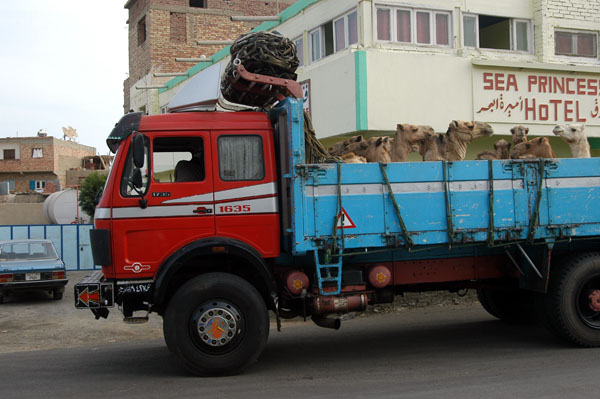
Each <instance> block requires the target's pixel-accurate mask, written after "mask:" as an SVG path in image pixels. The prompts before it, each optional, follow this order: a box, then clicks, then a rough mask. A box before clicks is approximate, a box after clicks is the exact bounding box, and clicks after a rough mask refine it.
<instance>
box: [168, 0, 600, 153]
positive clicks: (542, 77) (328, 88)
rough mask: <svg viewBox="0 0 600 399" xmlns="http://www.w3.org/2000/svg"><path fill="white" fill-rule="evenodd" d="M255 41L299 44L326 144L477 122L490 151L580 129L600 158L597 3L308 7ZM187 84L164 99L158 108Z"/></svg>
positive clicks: (171, 87) (335, 0) (352, 0)
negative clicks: (560, 128) (514, 133)
mask: <svg viewBox="0 0 600 399" xmlns="http://www.w3.org/2000/svg"><path fill="white" fill-rule="evenodd" d="M257 29H264V30H269V29H276V30H277V31H279V32H281V33H283V34H284V35H286V36H288V37H289V38H291V39H293V40H294V41H295V43H296V45H297V47H298V50H299V55H300V58H301V66H300V68H299V69H298V80H299V81H301V82H302V83H303V87H304V89H305V93H306V94H305V105H306V109H307V110H309V111H310V113H311V115H312V119H313V124H314V127H315V130H316V132H317V136H318V137H319V138H324V137H329V136H334V135H340V134H347V135H350V134H355V133H356V132H361V133H363V134H382V133H383V134H393V132H394V131H395V128H396V125H397V124H398V123H413V124H426V125H431V126H433V128H434V129H435V130H436V131H438V132H444V131H446V129H447V127H448V124H449V122H450V121H452V120H479V121H485V122H488V123H490V124H491V125H492V126H493V128H494V131H495V132H496V135H495V136H494V137H492V138H490V139H489V140H488V141H487V142H486V141H485V140H483V141H482V142H481V143H483V145H486V146H487V148H486V149H489V147H490V146H491V143H492V142H493V141H495V140H497V139H498V138H499V137H497V135H500V136H502V135H510V128H511V127H513V126H515V125H523V126H525V127H528V128H529V134H530V135H533V136H539V135H546V136H552V129H553V127H554V126H555V125H556V124H565V123H569V124H570V123H582V124H584V125H585V129H586V133H587V135H588V137H590V142H591V144H592V148H593V149H594V148H600V145H599V143H598V141H600V104H599V102H600V59H599V52H598V35H599V31H600V0H571V1H569V2H563V1H559V0H506V1H502V2H498V1H490V0H422V1H401V0H360V1H357V0H320V1H317V0H300V1H298V2H296V3H295V4H294V5H293V6H291V7H289V8H288V9H287V10H285V11H284V12H282V13H281V22H280V23H278V24H267V23H265V24H263V25H261V26H259V27H258V28H257ZM224 54H225V53H223V56H222V58H221V59H220V60H215V61H217V62H227V61H228V59H227V57H226V56H225V55H224ZM204 67H205V66H204V65H202V64H198V65H196V66H195V67H194V68H192V69H191V70H190V71H193V72H197V71H200V70H202V69H203V68H204ZM185 81H186V78H175V79H172V80H171V81H169V82H167V83H166V86H167V88H166V89H159V90H157V91H158V97H159V98H158V102H159V104H160V107H165V106H166V105H167V104H168V102H169V101H170V99H171V98H172V97H173V95H174V93H176V92H177V91H178V90H179V88H180V87H181V86H183V84H185ZM551 141H552V143H553V146H556V151H555V152H556V153H557V156H565V157H566V156H570V153H569V150H568V147H567V146H566V145H565V144H564V143H562V142H561V140H560V139H558V138H554V137H553V136H552V138H551ZM475 150H477V147H474V149H473V151H475Z"/></svg>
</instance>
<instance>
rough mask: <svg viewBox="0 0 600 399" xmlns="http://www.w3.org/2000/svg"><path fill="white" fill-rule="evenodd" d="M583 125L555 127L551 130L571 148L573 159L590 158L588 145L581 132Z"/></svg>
mask: <svg viewBox="0 0 600 399" xmlns="http://www.w3.org/2000/svg"><path fill="white" fill-rule="evenodd" d="M583 129H584V125H583V124H582V123H576V124H572V125H556V126H555V127H554V129H553V130H552V133H554V134H555V135H556V136H560V137H561V138H562V139H563V140H564V141H565V142H566V143H567V144H568V145H569V147H570V148H571V154H573V157H574V158H590V157H591V156H592V155H591V153H590V143H589V142H588V139H587V137H586V135H585V133H584V131H583Z"/></svg>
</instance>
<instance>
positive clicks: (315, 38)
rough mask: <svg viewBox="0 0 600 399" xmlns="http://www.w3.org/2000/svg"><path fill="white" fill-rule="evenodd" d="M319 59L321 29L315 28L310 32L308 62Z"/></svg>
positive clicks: (320, 56)
mask: <svg viewBox="0 0 600 399" xmlns="http://www.w3.org/2000/svg"><path fill="white" fill-rule="evenodd" d="M321 58H323V56H322V55H321V28H317V29H315V30H314V31H312V32H310V60H311V62H314V61H318V60H320V59H321Z"/></svg>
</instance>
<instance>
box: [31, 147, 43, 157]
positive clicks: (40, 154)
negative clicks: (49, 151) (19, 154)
mask: <svg viewBox="0 0 600 399" xmlns="http://www.w3.org/2000/svg"><path fill="white" fill-rule="evenodd" d="M43 157H44V155H43V152H42V149H41V148H33V149H32V150H31V158H43Z"/></svg>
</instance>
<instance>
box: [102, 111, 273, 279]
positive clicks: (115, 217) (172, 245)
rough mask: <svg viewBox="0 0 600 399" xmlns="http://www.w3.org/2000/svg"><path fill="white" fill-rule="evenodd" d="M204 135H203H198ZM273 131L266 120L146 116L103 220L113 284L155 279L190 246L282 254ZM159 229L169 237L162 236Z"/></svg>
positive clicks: (124, 151)
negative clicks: (137, 164)
mask: <svg viewBox="0 0 600 399" xmlns="http://www.w3.org/2000/svg"><path fill="white" fill-rule="evenodd" d="M198 126H202V129H203V130H197V127H198ZM272 130H273V129H272V126H271V124H270V122H269V120H268V118H267V116H266V114H264V113H255V112H210V113H196V112H194V113H179V114H167V115H157V116H141V117H140V118H139V127H138V129H136V131H135V132H133V131H132V132H131V133H132V134H129V135H128V136H127V137H124V138H122V139H121V141H122V142H121V143H119V144H118V145H119V148H118V151H117V156H116V158H115V162H114V165H115V166H114V169H113V170H112V171H111V174H110V178H109V179H108V182H107V185H106V187H105V191H104V195H103V196H102V199H101V200H100V202H99V204H98V206H97V208H96V214H95V218H94V220H95V223H96V228H97V229H107V230H110V232H111V236H110V247H111V252H112V254H113V256H112V262H111V264H107V265H103V267H102V272H103V274H104V276H105V277H106V278H109V279H110V278H118V279H126V278H153V277H154V276H155V275H156V274H157V272H158V270H159V268H160V266H161V265H163V264H164V263H165V262H166V260H167V259H166V257H167V256H169V255H170V254H173V253H175V252H176V251H177V250H179V249H181V248H184V247H185V246H186V245H188V244H190V243H194V242H197V241H198V240H202V239H206V238H210V239H211V240H213V241H214V240H215V239H216V238H219V237H220V238H223V239H224V241H227V240H232V241H239V242H240V243H245V244H248V245H249V246H251V247H252V248H255V249H256V250H257V251H258V252H259V254H260V256H261V257H262V258H273V257H277V256H278V255H279V246H280V244H279V213H278V203H277V184H276V169H275V159H274V157H273V154H274V150H273V131H272ZM135 135H142V136H143V142H144V165H143V167H142V168H141V172H142V181H143V184H142V187H140V188H139V189H137V190H136V189H134V188H133V185H132V177H133V176H132V174H133V171H134V169H135V168H134V167H133V158H132V156H133V155H132V151H131V147H132V145H131V143H132V139H133V137H134V136H135ZM157 223H159V224H160V226H161V228H160V229H157V228H156V226H157Z"/></svg>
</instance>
